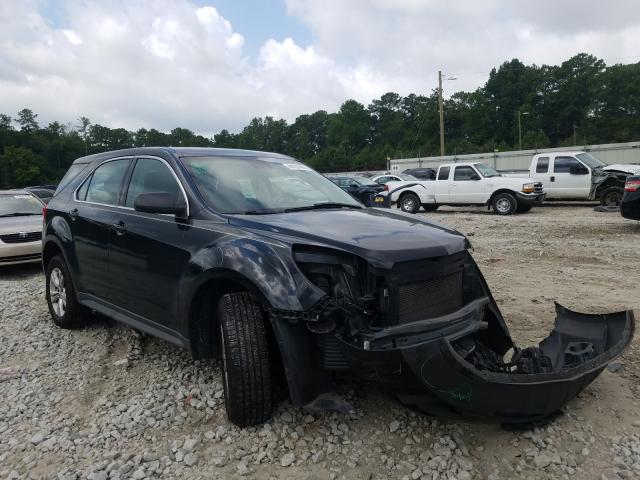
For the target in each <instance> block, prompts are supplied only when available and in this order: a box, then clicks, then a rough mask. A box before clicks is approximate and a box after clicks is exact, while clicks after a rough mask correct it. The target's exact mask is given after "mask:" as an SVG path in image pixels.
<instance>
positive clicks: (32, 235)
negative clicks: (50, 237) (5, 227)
mask: <svg viewBox="0 0 640 480" xmlns="http://www.w3.org/2000/svg"><path fill="white" fill-rule="evenodd" d="M0 240H2V241H3V242H4V243H27V242H35V241H36V240H42V232H20V233H9V234H7V235H0Z"/></svg>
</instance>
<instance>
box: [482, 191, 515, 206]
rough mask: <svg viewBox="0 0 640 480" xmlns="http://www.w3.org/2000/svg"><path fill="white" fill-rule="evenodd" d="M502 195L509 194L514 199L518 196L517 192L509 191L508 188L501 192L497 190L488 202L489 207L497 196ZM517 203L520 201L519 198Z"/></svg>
mask: <svg viewBox="0 0 640 480" xmlns="http://www.w3.org/2000/svg"><path fill="white" fill-rule="evenodd" d="M501 193H508V194H509V195H513V197H514V198H515V196H516V194H515V192H514V191H513V190H509V189H507V188H501V189H500V190H496V191H495V192H493V193H492V194H491V197H490V198H489V200H488V201H487V205H491V204H492V203H493V199H494V198H496V195H499V194H501ZM516 201H518V199H517V198H516Z"/></svg>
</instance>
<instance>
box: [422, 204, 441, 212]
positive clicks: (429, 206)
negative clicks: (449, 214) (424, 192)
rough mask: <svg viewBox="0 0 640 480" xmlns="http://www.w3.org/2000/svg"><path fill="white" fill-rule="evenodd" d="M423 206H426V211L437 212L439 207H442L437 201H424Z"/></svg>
mask: <svg viewBox="0 0 640 480" xmlns="http://www.w3.org/2000/svg"><path fill="white" fill-rule="evenodd" d="M422 208H424V211H425V212H435V211H436V210H438V208H440V205H437V204H435V203H423V204H422Z"/></svg>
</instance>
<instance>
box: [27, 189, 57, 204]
mask: <svg viewBox="0 0 640 480" xmlns="http://www.w3.org/2000/svg"><path fill="white" fill-rule="evenodd" d="M25 190H27V191H29V192H31V193H32V194H33V195H35V196H36V197H38V198H39V199H40V200H42V201H43V202H44V203H49V200H51V197H53V194H54V192H55V191H56V185H38V186H35V187H26V188H25Z"/></svg>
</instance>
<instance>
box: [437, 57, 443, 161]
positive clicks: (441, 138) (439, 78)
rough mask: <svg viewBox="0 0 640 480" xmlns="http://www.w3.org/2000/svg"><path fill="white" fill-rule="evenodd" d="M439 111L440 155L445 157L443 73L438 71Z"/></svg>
mask: <svg viewBox="0 0 640 480" xmlns="http://www.w3.org/2000/svg"><path fill="white" fill-rule="evenodd" d="M438 109H439V110H440V155H441V156H443V157H444V110H443V108H442V71H441V70H438Z"/></svg>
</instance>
